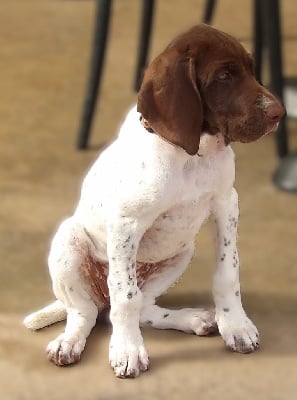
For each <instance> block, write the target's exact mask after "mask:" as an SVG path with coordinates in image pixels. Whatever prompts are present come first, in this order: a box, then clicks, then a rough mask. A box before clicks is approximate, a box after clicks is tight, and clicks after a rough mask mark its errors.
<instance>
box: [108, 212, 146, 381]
mask: <svg viewBox="0 0 297 400" xmlns="http://www.w3.org/2000/svg"><path fill="white" fill-rule="evenodd" d="M139 240H140V233H139V227H138V224H137V221H135V220H133V219H131V218H127V217H123V216H121V217H119V218H116V220H115V221H113V222H112V223H110V224H109V227H108V245H107V246H108V247H107V251H108V258H109V274H108V288H109V294H110V305H111V309H110V320H111V323H112V328H113V331H112V336H111V341H110V349H109V361H110V365H111V367H112V368H113V370H114V372H115V375H116V376H117V377H119V378H126V377H133V378H134V377H136V376H137V375H138V374H139V371H146V370H147V369H148V367H149V360H148V355H147V352H146V350H145V347H144V344H143V339H142V336H141V332H140V328H139V319H140V309H141V306H142V293H141V291H140V290H139V288H138V286H137V279H136V254H137V248H138V244H139Z"/></svg>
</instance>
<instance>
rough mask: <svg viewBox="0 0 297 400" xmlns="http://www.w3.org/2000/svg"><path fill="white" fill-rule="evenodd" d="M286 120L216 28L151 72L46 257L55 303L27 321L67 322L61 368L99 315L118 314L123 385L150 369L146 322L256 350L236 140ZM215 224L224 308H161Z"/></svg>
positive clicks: (113, 359)
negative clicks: (245, 300) (241, 233)
mask: <svg viewBox="0 0 297 400" xmlns="http://www.w3.org/2000/svg"><path fill="white" fill-rule="evenodd" d="M283 114H284V108H283V107H282V105H281V104H280V103H279V102H278V101H277V100H276V99H275V97H274V96H273V95H272V94H271V93H270V92H269V91H268V90H267V89H265V88H264V87H263V86H261V85H260V84H259V83H258V82H257V81H256V80H255V77H254V74H253V60H252V58H251V57H250V55H249V54H248V53H247V52H246V51H245V49H244V48H243V47H242V46H241V45H240V44H239V42H238V41H237V40H236V39H234V38H233V37H231V36H229V35H228V34H226V33H223V32H220V31H218V30H216V29H214V28H212V27H209V26H207V25H199V26H195V27H194V28H192V29H190V30H189V31H188V32H186V33H184V34H182V35H180V36H178V37H177V38H176V39H175V40H173V41H172V42H171V43H170V45H169V46H168V47H167V48H166V50H165V51H164V52H163V53H161V54H160V55H159V56H158V57H157V58H156V59H155V60H154V61H153V62H152V63H151V64H150V65H149V67H148V69H147V71H146V73H145V76H144V80H143V83H142V86H141V89H140V92H139V96H138V103H137V110H136V108H133V109H132V110H131V111H130V112H129V114H128V115H127V117H126V119H125V121H124V123H123V124H122V126H121V129H120V132H119V136H118V138H117V139H116V140H115V141H114V142H113V143H112V144H111V145H110V146H109V147H108V148H107V149H106V150H105V151H103V152H102V154H101V155H100V156H99V158H98V159H97V161H96V162H95V164H94V165H93V166H92V168H91V169H90V171H89V173H88V174H87V176H86V178H85V180H84V183H83V186H82V192H81V198H80V201H79V204H78V206H77V208H76V210H75V212H74V214H73V215H72V216H71V217H69V218H68V219H66V220H65V221H64V222H62V224H61V225H60V227H59V229H58V231H57V233H56V235H55V237H54V239H53V241H52V246H51V250H50V255H49V260H48V261H49V270H50V274H51V278H52V282H53V291H54V294H55V296H56V298H57V301H56V302H54V303H53V304H51V305H50V306H48V307H46V308H44V309H42V310H40V311H38V312H36V313H34V314H32V315H30V316H28V317H27V318H26V319H25V321H24V323H25V325H26V326H28V327H29V328H31V329H39V328H42V327H43V326H46V325H49V324H52V323H54V322H57V321H59V320H62V319H65V318H66V317H67V324H66V328H65V332H64V333H62V334H61V335H60V336H58V337H57V338H56V339H55V340H53V341H52V342H50V343H49V345H48V347H47V353H48V357H49V359H50V360H51V361H53V362H54V363H56V364H57V365H67V364H71V363H74V362H76V361H78V360H79V359H80V356H81V353H82V351H83V349H84V346H85V343H86V338H87V336H88V335H89V333H90V331H91V329H92V327H93V326H94V325H95V323H96V318H97V315H98V312H99V313H100V312H102V311H103V310H104V309H106V308H109V307H110V320H111V323H112V328H113V331H112V336H111V341H110V353H109V360H110V364H111V366H112V368H113V369H114V372H115V375H116V376H118V377H121V378H125V377H135V376H137V375H138V374H139V371H146V370H147V369H148V367H149V359H148V355H147V352H146V349H145V346H144V343H143V339H142V336H141V331H140V326H144V325H150V326H153V327H156V328H161V329H178V330H182V331H185V332H194V333H195V334H197V335H207V334H208V333H210V332H213V331H214V330H215V329H217V328H218V330H219V332H220V334H221V335H222V337H223V339H224V341H225V344H226V346H227V348H229V349H231V350H233V351H238V352H241V353H249V352H252V351H254V350H255V349H257V348H258V346H259V336H258V332H257V329H256V327H255V326H254V324H253V323H252V322H251V321H250V319H249V318H248V317H247V316H246V313H245V311H244V310H243V307H242V304H241V296H240V284H239V258H238V252H237V247H236V235H237V221H238V198H237V193H236V191H235V189H234V188H233V183H234V177H235V167H234V154H233V151H232V149H231V147H230V146H229V144H230V143H231V142H233V141H240V142H250V141H253V140H256V139H258V138H259V137H261V136H263V135H265V134H268V133H270V132H272V131H273V130H274V129H275V128H276V127H277V125H278V122H279V120H280V119H281V117H282V116H283ZM210 216H211V217H212V219H213V222H214V226H215V230H216V235H215V246H216V252H217V268H216V271H215V274H214V279H213V297H214V302H215V311H213V310H211V311H207V310H203V309H189V308H188V309H181V310H168V309H164V308H160V307H158V306H157V305H156V304H155V299H156V298H157V297H158V296H160V295H161V294H162V293H164V292H165V291H166V290H167V289H168V288H169V287H170V286H171V285H172V284H173V283H174V282H175V281H176V280H177V279H178V278H179V277H180V275H181V274H182V273H183V271H184V270H185V268H186V267H187V265H188V264H189V262H190V260H191V258H192V256H193V252H194V247H195V238H196V234H197V232H198V231H199V229H200V226H201V224H202V223H203V221H205V219H206V218H208V217H210Z"/></svg>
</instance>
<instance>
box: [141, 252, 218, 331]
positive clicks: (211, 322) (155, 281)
mask: <svg viewBox="0 0 297 400" xmlns="http://www.w3.org/2000/svg"><path fill="white" fill-rule="evenodd" d="M192 255H193V247H191V248H190V249H189V250H187V251H185V252H183V253H181V254H179V255H177V256H175V257H173V258H172V259H171V260H167V261H166V262H165V263H166V265H162V266H161V267H160V269H159V270H157V271H156V272H155V273H154V274H153V275H151V276H150V277H149V278H148V280H147V281H146V283H145V284H144V285H143V287H142V289H141V290H142V293H143V307H142V310H141V315H140V324H141V325H142V326H152V327H154V328H158V329H176V330H180V331H184V332H188V333H195V334H196V335H199V336H204V335H208V334H210V333H213V332H216V331H217V324H216V321H215V311H214V310H213V309H210V310H207V309H205V308H184V309H180V310H170V309H166V308H162V307H159V306H157V305H156V304H155V299H156V298H157V297H158V296H160V295H161V294H163V293H164V292H165V291H166V290H167V289H168V288H169V287H170V286H171V285H173V284H174V283H175V282H176V280H177V279H178V278H179V277H180V276H181V274H182V273H183V272H184V270H185V269H186V267H187V265H188V263H189V262H190V260H191V258H192Z"/></svg>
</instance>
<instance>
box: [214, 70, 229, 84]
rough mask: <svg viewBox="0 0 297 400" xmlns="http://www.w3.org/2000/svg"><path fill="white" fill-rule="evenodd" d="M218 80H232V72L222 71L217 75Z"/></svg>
mask: <svg viewBox="0 0 297 400" xmlns="http://www.w3.org/2000/svg"><path fill="white" fill-rule="evenodd" d="M217 80H218V81H221V82H224V81H229V80H231V74H230V72H228V71H224V72H220V73H219V74H218V76H217Z"/></svg>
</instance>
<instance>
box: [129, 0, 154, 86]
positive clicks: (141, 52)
mask: <svg viewBox="0 0 297 400" xmlns="http://www.w3.org/2000/svg"><path fill="white" fill-rule="evenodd" d="M154 8H155V0H143V6H142V17H141V32H140V40H139V49H138V59H137V64H136V73H135V82H134V90H135V91H136V92H138V90H139V88H140V85H141V82H142V78H143V73H144V70H145V67H146V65H147V59H148V51H149V46H150V41H151V32H152V25H153V17H154Z"/></svg>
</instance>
